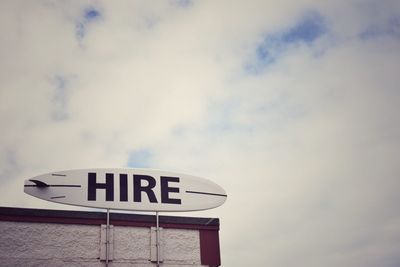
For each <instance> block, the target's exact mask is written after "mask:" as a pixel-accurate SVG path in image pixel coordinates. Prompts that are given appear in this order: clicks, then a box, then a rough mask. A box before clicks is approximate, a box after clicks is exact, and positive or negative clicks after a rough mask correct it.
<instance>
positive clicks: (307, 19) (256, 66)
mask: <svg viewBox="0 0 400 267" xmlns="http://www.w3.org/2000/svg"><path fill="white" fill-rule="evenodd" d="M327 31H328V29H327V26H326V23H325V20H324V18H323V17H322V16H321V15H320V14H318V13H316V12H309V13H307V14H306V15H305V16H303V17H302V18H301V19H300V20H299V21H298V22H297V23H296V24H295V25H293V26H292V27H289V28H287V29H284V30H283V31H282V32H276V33H268V34H266V36H265V37H264V39H263V41H262V42H261V43H259V44H258V45H257V46H256V49H255V60H254V61H253V62H251V63H248V64H246V65H245V67H244V68H245V70H246V72H248V73H253V74H257V73H259V72H261V71H262V70H263V69H264V68H265V67H266V66H268V65H270V64H273V63H275V62H276V61H277V58H278V57H279V56H281V55H282V54H283V53H284V52H285V51H286V50H287V49H288V48H289V47H290V46H292V45H297V44H307V45H312V44H313V43H314V42H315V41H316V40H317V39H318V38H320V37H321V36H323V35H324V34H326V33H327Z"/></svg>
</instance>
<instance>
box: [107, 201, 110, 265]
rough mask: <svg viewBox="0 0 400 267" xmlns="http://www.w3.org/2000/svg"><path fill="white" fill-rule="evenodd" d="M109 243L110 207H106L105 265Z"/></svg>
mask: <svg viewBox="0 0 400 267" xmlns="http://www.w3.org/2000/svg"><path fill="white" fill-rule="evenodd" d="M109 244H110V209H107V226H106V266H108V250H109V247H108V246H109Z"/></svg>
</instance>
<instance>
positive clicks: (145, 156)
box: [127, 149, 153, 168]
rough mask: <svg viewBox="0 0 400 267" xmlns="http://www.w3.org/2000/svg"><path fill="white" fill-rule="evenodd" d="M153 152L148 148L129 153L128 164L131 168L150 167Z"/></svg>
mask: <svg viewBox="0 0 400 267" xmlns="http://www.w3.org/2000/svg"><path fill="white" fill-rule="evenodd" d="M152 158H153V153H152V152H151V151H150V150H148V149H140V150H136V151H133V152H131V153H130V154H129V157H128V162H127V165H128V167H130V168H149V167H151V161H152Z"/></svg>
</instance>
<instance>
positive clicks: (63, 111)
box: [52, 75, 68, 121]
mask: <svg viewBox="0 0 400 267" xmlns="http://www.w3.org/2000/svg"><path fill="white" fill-rule="evenodd" d="M52 83H53V84H54V94H53V107H54V108H53V113H52V117H53V119H54V120H56V121H62V120H65V119H67V118H68V112H67V102H68V101H67V97H68V96H67V94H68V86H67V85H68V80H67V79H66V77H64V76H62V75H56V76H55V77H54V78H53V81H52Z"/></svg>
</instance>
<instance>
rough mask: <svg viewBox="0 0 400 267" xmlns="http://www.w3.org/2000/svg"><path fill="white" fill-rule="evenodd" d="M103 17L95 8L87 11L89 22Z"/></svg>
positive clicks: (86, 17)
mask: <svg viewBox="0 0 400 267" xmlns="http://www.w3.org/2000/svg"><path fill="white" fill-rule="evenodd" d="M100 16H101V14H100V11H98V10H97V9H95V8H88V9H86V10H85V19H86V20H87V21H90V20H94V19H97V18H99V17H100Z"/></svg>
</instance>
